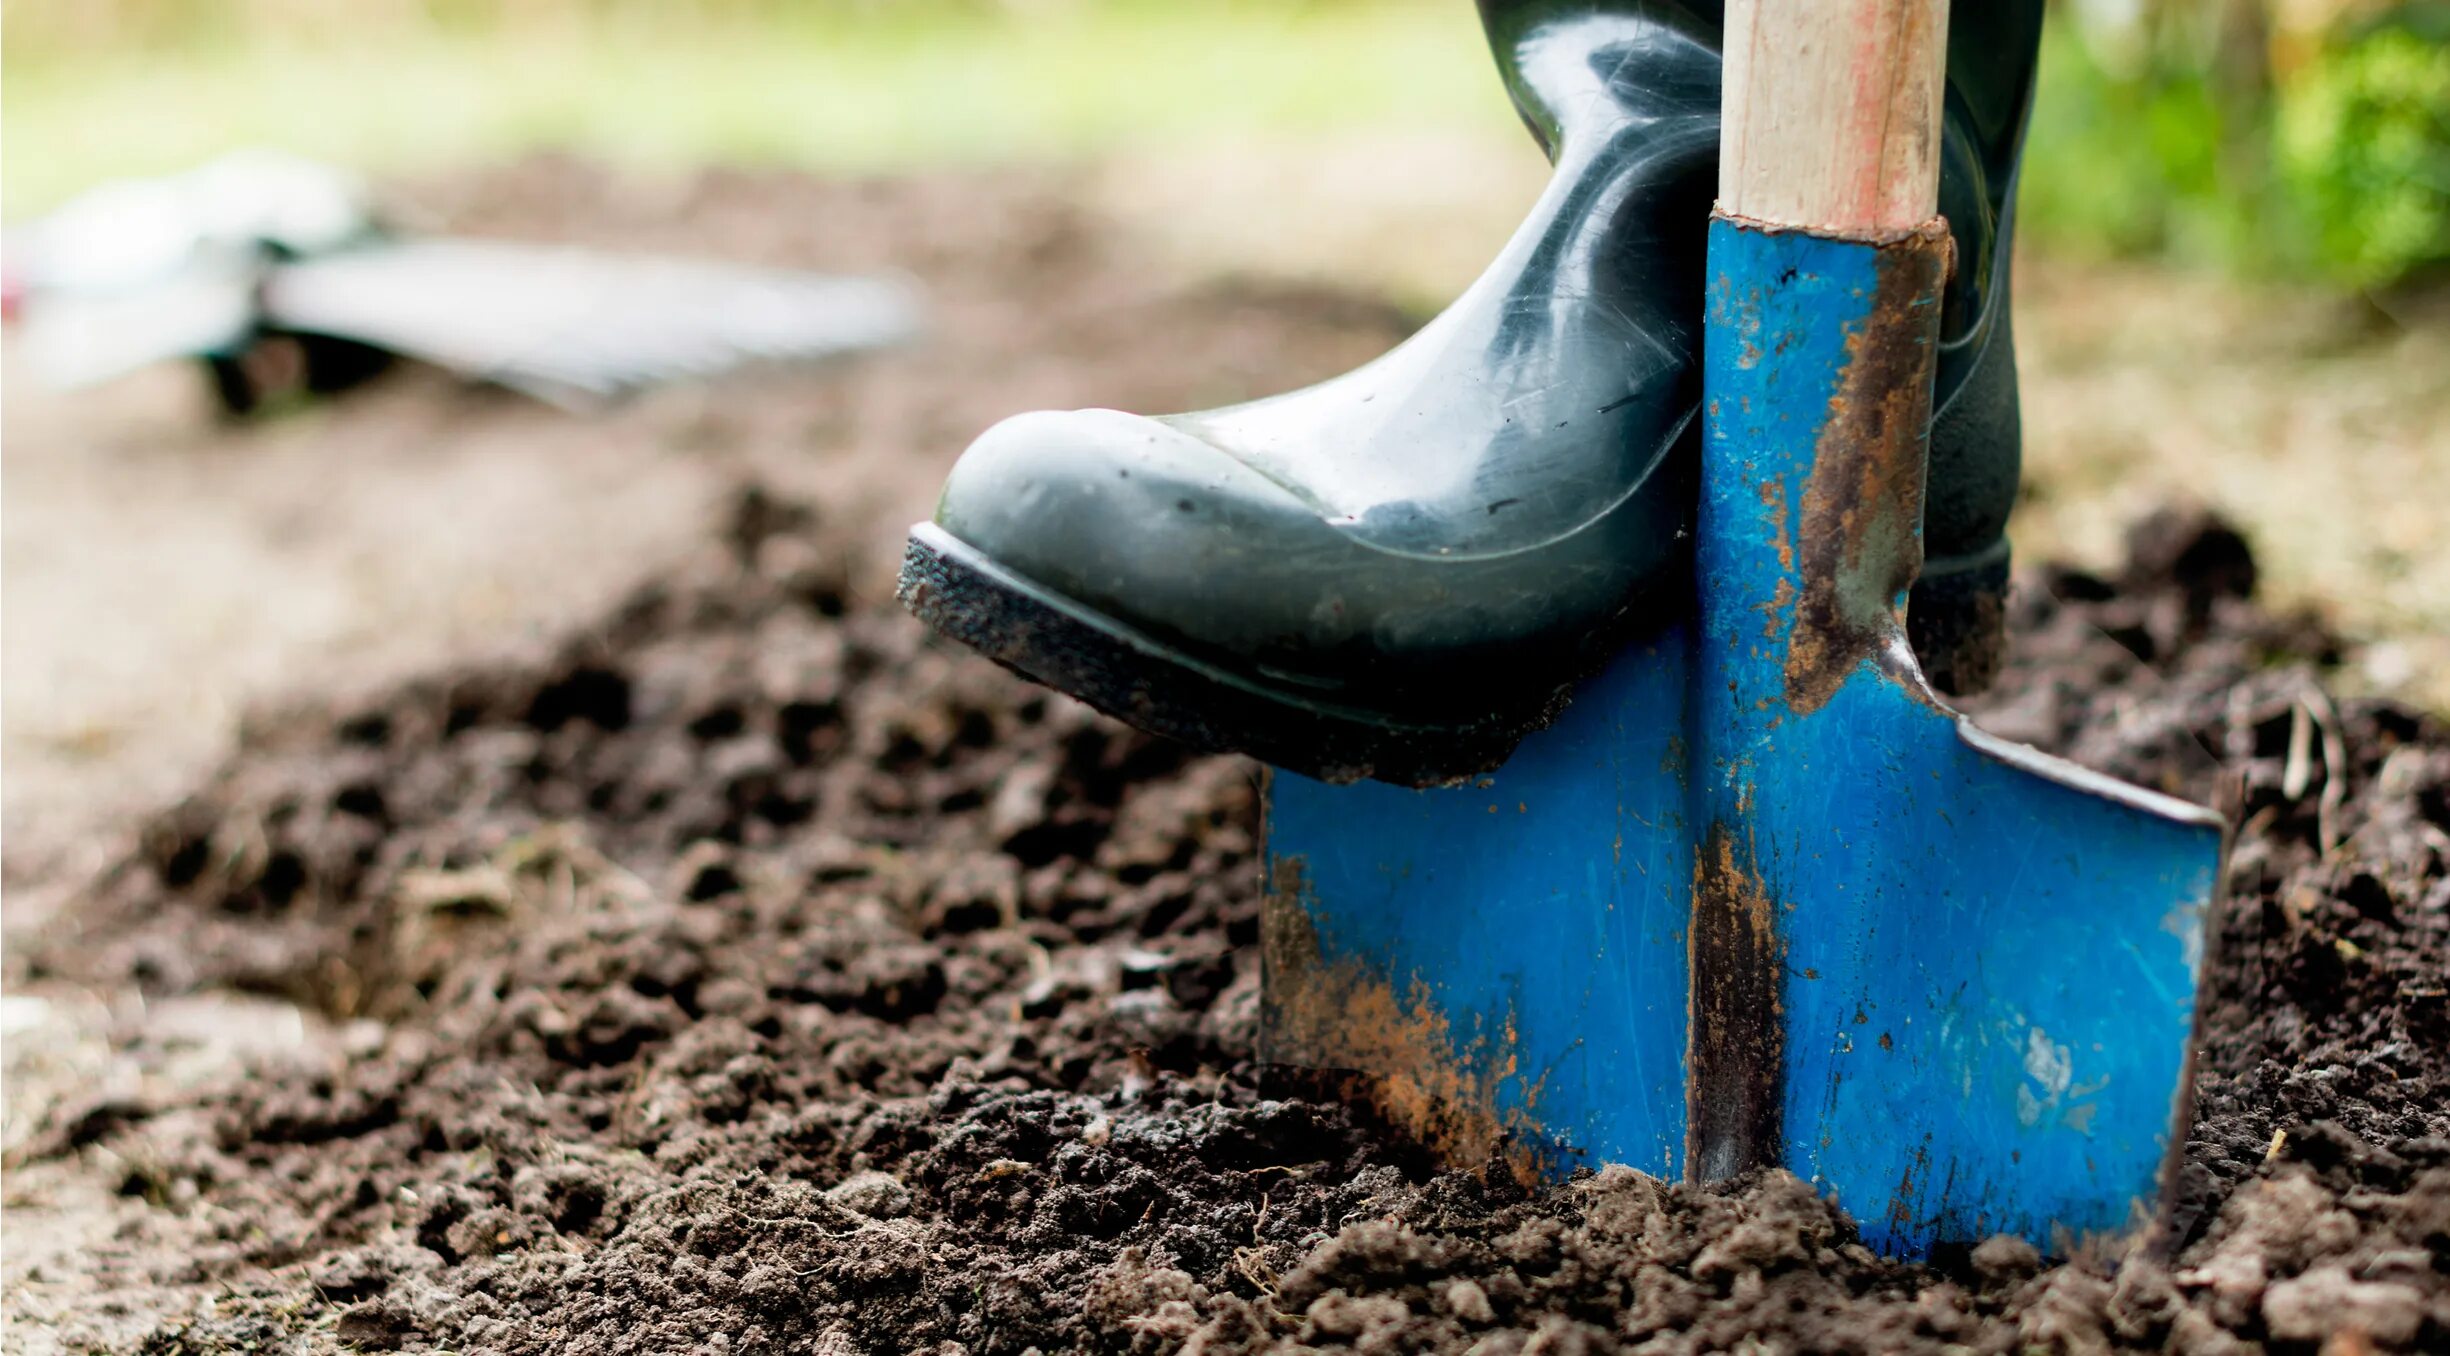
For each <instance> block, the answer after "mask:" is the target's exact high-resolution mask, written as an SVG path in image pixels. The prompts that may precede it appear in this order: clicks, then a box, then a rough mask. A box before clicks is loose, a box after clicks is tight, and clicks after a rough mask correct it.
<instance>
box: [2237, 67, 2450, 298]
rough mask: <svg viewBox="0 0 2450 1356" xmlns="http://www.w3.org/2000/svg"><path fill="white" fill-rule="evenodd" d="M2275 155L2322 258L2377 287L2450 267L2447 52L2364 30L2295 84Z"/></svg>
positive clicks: (2283, 110) (2287, 93) (2285, 103)
mask: <svg viewBox="0 0 2450 1356" xmlns="http://www.w3.org/2000/svg"><path fill="white" fill-rule="evenodd" d="M2278 133H2279V135H2278V150H2279V161H2280V168H2281V172H2282V174H2283V176H2284V179H2285V182H2286V183H2287V185H2288V188H2289V192H2290V194H2291V195H2292V197H2293V198H2294V199H2295V201H2296V203H2297V205H2298V207H2299V209H2300V210H2301V211H2302V212H2303V213H2304V214H2305V216H2306V217H2307V218H2308V220H2309V222H2310V224H2311V227H2312V235H2313V240H2314V245H2315V248H2316V250H2317V251H2318V252H2319V254H2320V256H2321V258H2322V260H2323V261H2324V262H2325V263H2326V264H2328V265H2329V266H2330V267H2331V268H2332V269H2333V270H2334V271H2335V272H2337V273H2338V274H2339V275H2340V276H2341V277H2343V278H2344V279H2346V280H2347V281H2350V282H2353V283H2357V284H2360V285H2366V286H2372V285H2377V284H2386V283H2390V282H2393V281H2395V280H2397V279H2399V278H2403V277H2405V276H2407V275H2409V274H2411V273H2414V272H2416V271H2417V270H2419V269H2423V268H2425V267H2427V266H2430V265H2439V264H2443V263H2450V44H2442V43H2437V42H2429V41H2427V40H2426V39H2425V38H2424V37H2423V36H2421V35H2419V34H2418V33H2417V32H2416V31H2414V30H2413V29H2412V28H2407V27H2398V26H2393V27H2388V28H2383V29H2380V30H2378V31H2375V32H2372V33H2368V34H2366V35H2365V36H2363V37H2361V38H2359V39H2356V40H2354V41H2352V42H2350V43H2347V44H2345V45H2343V46H2342V47H2341V48H2340V49H2339V50H2337V51H2336V52H2334V53H2330V54H2327V55H2326V57H2325V58H2324V59H2323V60H2321V61H2319V62H2318V63H2317V64H2316V65H2315V66H2314V68H2313V69H2312V70H2310V71H2308V72H2307V73H2306V74H2304V75H2303V76H2301V77H2299V78H2297V79H2295V80H2293V81H2291V82H2290V83H2289V85H2288V86H2287V87H2286V89H2285V90H2284V92H2283V94H2282V96H2281V101H2280V115H2279V128H2278Z"/></svg>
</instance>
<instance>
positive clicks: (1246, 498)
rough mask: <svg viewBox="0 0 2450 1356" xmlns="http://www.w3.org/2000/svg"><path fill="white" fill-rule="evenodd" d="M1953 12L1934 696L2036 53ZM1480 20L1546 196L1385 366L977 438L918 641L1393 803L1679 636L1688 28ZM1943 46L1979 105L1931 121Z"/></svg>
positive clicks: (1553, 10) (1690, 85)
mask: <svg viewBox="0 0 2450 1356" xmlns="http://www.w3.org/2000/svg"><path fill="white" fill-rule="evenodd" d="M1968 8H1971V9H1975V10H1979V11H1981V17H1980V18H1979V19H1978V20H1976V21H1974V23H1973V24H1972V32H1971V33H1960V35H1959V37H1960V39H1961V41H1960V42H1959V43H1952V66H1951V90H1950V96H1949V110H1948V112H1949V121H1948V131H1947V152H1946V158H1945V164H1944V176H1945V179H1946V180H1947V182H1945V183H1944V184H1943V188H1942V204H1943V210H1945V211H1947V212H1948V213H1949V214H1950V219H1951V221H1952V223H1957V222H1959V216H1958V214H1959V213H1960V212H1962V213H1963V214H1964V217H1963V221H1962V224H1958V226H1957V233H1958V239H1959V252H1960V260H1961V264H1960V278H1961V280H1960V283H1959V284H1958V285H1957V286H1955V287H1954V288H1952V290H1951V292H1950V294H1949V302H1948V304H1949V316H1948V317H1947V319H1946V321H1945V322H1944V325H1943V344H1944V348H1943V355H1942V359H1941V375H1940V382H1941V388H1940V391H1939V405H1938V409H1939V414H1938V416H1937V418H1936V420H1935V425H1934V427H1935V432H1938V433H1941V434H1945V435H1946V436H1947V437H1949V438H1951V439H1956V440H1959V445H1955V446H1951V447H1949V448H1947V449H1944V450H1943V449H1935V451H1934V453H1933V485H1932V492H1931V495H1930V499H1931V503H1932V505H1933V515H1934V528H1933V530H1932V531H1931V533H1930V534H1929V535H1930V540H1931V544H1932V552H1931V554H1932V556H1933V558H1934V564H1935V566H1937V567H1938V571H1937V574H1936V575H1935V578H1936V579H1945V580H1948V581H1951V582H1952V584H1954V585H1956V586H1958V587H1956V589H1955V591H1953V592H1948V591H1943V592H1942V593H1939V594H1934V595H1932V596H1934V597H1947V598H1956V597H1958V596H1960V595H1962V596H1963V597H1964V598H1966V599H1967V600H1969V601H1968V602H1967V604H1966V605H1965V606H1961V607H1957V608H1955V609H1953V610H1952V611H1951V612H1950V613H1949V616H1950V617H1951V618H1953V620H1946V621H1945V622H1942V621H1941V619H1940V618H1938V617H1937V616H1936V614H1937V613H1938V612H1940V611H1941V609H1940V608H1938V607H1936V606H1935V607H1934V608H1933V611H1934V613H1935V616H1934V618H1933V619H1932V624H1931V625H1929V626H1927V627H1926V630H1928V632H1929V634H1931V635H1932V636H1934V637H1935V638H1937V640H1938V642H1939V643H1940V645H1941V647H1942V649H1943V650H1944V651H1945V652H1946V653H1947V654H1949V655H1950V656H1952V658H1951V659H1950V660H1949V661H1948V663H1947V664H1946V665H1942V666H1940V667H1942V668H1943V671H1944V672H1946V673H1950V674H1955V675H1958V676H1959V677H1960V678H1961V677H1962V675H1964V674H1965V673H1968V672H1970V671H1971V670H1972V669H1973V668H1974V667H1977V666H1976V665H1972V664H1969V663H1967V662H1965V659H1964V658H1963V656H1968V655H1971V654H1973V653H1974V652H1975V651H1976V650H1978V649H1979V648H1980V646H1979V645H1978V644H1977V643H1976V641H1975V633H1976V632H1977V631H1978V630H1979V625H1978V623H1979V622H1980V619H1981V618H1982V617H1983V616H1984V615H1990V616H1992V617H1995V616H1996V613H1997V606H1996V591H1997V586H1996V585H1991V584H1989V583H1988V582H1987V581H1989V580H1991V579H1992V578H1993V577H1994V576H1996V578H1997V579H1998V580H1999V581H2000V583H2002V584H2003V583H2004V578H2005V573H2004V572H2005V568H2006V552H2005V545H2004V541H2003V540H2002V539H2001V538H2000V535H1999V529H2000V525H2001V524H2002V523H2003V522H2004V520H2005V514H2006V508H2007V500H2008V499H2009V498H2012V497H2013V492H2014V486H2015V476H2016V472H2015V458H2016V452H2015V387H2014V368H2013V363H2012V362H2011V361H2009V360H2008V356H2007V354H2006V353H2005V352H2004V341H2005V339H2006V328H2005V325H2004V311H2005V306H2004V303H2005V298H2006V289H2005V273H2004V270H2005V259H2006V249H2005V245H2004V240H2003V239H2001V229H2000V228H2001V225H2002V224H2003V223H2004V222H2005V220H2006V201H2007V193H2006V189H2005V187H2004V181H2005V178H2006V175H2005V171H2006V169H2007V167H2010V166H2012V165H2013V163H2014V156H2015V139H2016V136H2017V133H2018V129H2019V128H2020V127H2021V120H2022V110H2023V105H2024V101H2025V99H2026V87H2027V86H2028V85H2029V83H2030V81H2029V71H2030V66H2031V53H2032V47H2033V39H2034V37H2035V36H2036V35H2037V33H2038V6H2037V5H2030V4H2027V3H2023V2H2022V0H2019V3H2012V4H2000V5H1996V6H1994V5H1984V6H1969V7H1968ZM1482 9H1483V18H1484V20H1485V22H1486V24H1487V27H1488V30H1489V34H1490V38H1491V42H1492V45H1493V46H1494V47H1495V48H1496V51H1497V54H1498V59H1499V65H1500V67H1501V69H1503V71H1504V72H1505V75H1506V79H1507V82H1508V85H1509V87H1510V89H1511V90H1512V92H1513V95H1514V99H1515V103H1516V105H1517V107H1518V108H1520V109H1521V110H1522V113H1523V116H1524V118H1525V120H1526V122H1528V123H1529V124H1530V125H1531V127H1532V129H1533V131H1534V132H1535V134H1536V135H1538V136H1539V138H1540V140H1541V143H1542V145H1543V146H1544V147H1545V148H1546V149H1547V150H1548V152H1549V155H1550V158H1551V159H1552V161H1553V162H1554V163H1555V166H1556V172H1555V175H1554V177H1553V178H1552V180H1551V182H1550V185H1549V188H1548V191H1547V192H1546V193H1545V194H1543V195H1542V197H1541V198H1540V201H1539V202H1538V204H1536V205H1535V206H1534V208H1533V209H1532V212H1531V215H1530V217H1529V219H1528V220H1526V221H1525V222H1524V224H1523V226H1522V228H1521V229H1520V230H1518V231H1517V232H1516V234H1515V236H1514V238H1513V240H1512V241H1510V242H1509V243H1508V245H1507V246H1506V248H1505V250H1504V251H1503V252H1502V253H1501V254H1500V255H1499V257H1498V259H1497V261H1496V262H1495V263H1494V264H1492V265H1491V266H1490V268H1489V270H1488V271H1487V272H1486V273H1484V274H1483V275H1482V276H1481V278H1480V280H1479V281H1478V282H1477V283H1475V284H1474V285H1473V286H1472V287H1471V288H1470V289H1469V290H1468V291H1467V292H1465V294H1464V295H1463V296H1462V297H1461V298H1460V299H1458V300H1457V301H1456V302H1455V304H1454V305H1453V306H1451V307H1449V308H1448V309H1447V310H1446V311H1445V312H1444V313H1443V314H1441V315H1440V316H1439V317H1438V318H1437V319H1435V320H1433V321H1431V322H1430V323H1429V324H1428V325H1427V326H1425V327H1424V328H1423V329H1422V330H1421V331H1420V332H1419V333H1418V334H1416V335H1414V336H1413V337H1412V338H1411V339H1409V340H1407V341H1406V342H1405V343H1403V344H1402V345H1400V346H1398V347H1397V348H1396V349H1395V350H1393V351H1392V352H1390V353H1388V354H1387V355H1386V356H1385V357H1383V358H1380V359H1379V360H1377V361H1376V362H1373V363H1371V364H1369V365H1367V366H1365V367H1362V368H1359V369H1357V370H1355V371H1353V372H1350V373H1347V374H1345V375H1344V376H1341V377H1337V378H1334V379H1332V380H1330V381H1327V382H1324V383H1321V384H1320V385H1318V386H1314V387H1311V388H1309V389H1307V390H1303V391H1297V392H1294V393H1292V394H1289V395H1284V396H1278V397H1274V398H1272V399H1268V400H1261V401H1257V402H1254V403H1252V404H1248V405H1240V406H1234V407H1232V408H1228V409H1222V410H1212V411H1206V412H1202V413H1198V414H1186V415H1172V416H1166V417H1162V418H1154V419H1152V418H1144V417H1141V416H1137V415H1129V414H1122V413H1118V412H1115V411H1111V410H1088V411H1074V412H1070V413H1040V414H1028V415H1022V416H1019V417H1017V418H1014V419H1009V420H1006V421H1005V422H1004V423H1002V424H999V425H997V426H996V427H995V428H993V429H991V430H989V431H988V432H987V433H986V434H985V435H984V436H983V437H981V438H980V439H979V440H978V442H977V443H976V444H974V445H973V446H972V447H971V448H970V450H969V451H968V453H966V454H965V455H964V456H963V458H962V460H961V462H960V464H959V465H957V466H956V467H955V468H954V471H953V474H952V476H951V478H950V480H949V481H948V482H947V484H946V486H945V490H944V496H943V499H942V501H941V502H940V504H939V506H938V510H937V514H936V518H935V521H933V522H932V523H923V524H920V525H919V526H918V527H917V528H916V529H914V530H913V532H912V534H911V542H910V550H909V556H908V558H907V560H906V562H905V564H904V568H903V576H902V595H903V598H904V599H905V601H906V602H908V604H909V605H910V607H911V608H912V610H913V611H915V612H917V613H918V614H919V615H920V616H921V617H923V618H925V619H926V620H927V621H928V622H930V623H931V624H932V625H934V626H936V627H937V628H938V629H940V630H942V631H944V632H946V633H947V634H949V635H951V636H954V637H955V638H957V639H960V640H962V641H964V642H966V643H968V644H970V645H973V646H975V647H977V648H978V649H980V650H982V651H984V652H985V653H987V654H988V655H990V656H992V657H994V658H995V659H997V660H998V661H1000V662H1002V663H1004V664H1006V665H1007V666H1009V667H1011V668H1013V669H1015V670H1017V671H1019V672H1021V673H1023V674H1025V675H1027V676H1029V677H1032V678H1035V679H1037V680H1039V681H1041V682H1044V683H1047V684H1048V685H1050V686H1053V687H1056V688H1058V689H1061V690H1063V691H1066V692H1069V693H1072V694H1073V695H1075V696H1078V697H1080V698H1082V699H1083V700H1086V701H1088V702H1089V703H1091V704H1092V705H1094V706H1097V707H1099V708H1100V709H1102V710H1105V711H1107V712H1110V713H1112V714H1114V715H1116V716H1119V717H1121V718H1123V719H1125V720H1128V721H1131V722H1133V723H1134V724H1137V725H1140V726H1141V727H1143V728H1145V729H1149V730H1152V731H1155V732H1158V733H1161V734H1166V735H1171V736H1173V737H1176V738H1179V739H1182V740H1185V741H1187V742H1189V743H1192V744H1195V745H1198V746H1200V747H1203V748H1209V749H1218V750H1236V751H1241V752H1246V753H1250V754H1254V755H1256V756H1258V757H1260V758H1262V759H1264V760H1266V761H1268V762H1271V763H1275V764H1278V765H1279V766H1283V767H1287V768H1291V769H1293V770H1296V771H1300V772H1305V773H1309V774H1311V775H1314V776H1320V777H1325V778H1328V779H1331V780H1348V779H1351V778H1355V777H1364V776H1367V777H1377V778H1380V779H1382V780H1387V781H1394V782H1401V783H1407V784H1414V785H1427V784H1433V783H1438V782H1445V781H1453V780H1457V779H1460V778H1463V777H1468V776H1470V775H1473V774H1474V773H1478V772H1482V771H1486V770H1488V769H1490V768H1493V767H1495V766H1496V765H1497V764H1498V763H1500V762H1502V761H1503V760H1504V758H1505V756H1506V754H1507V753H1509V752H1510V751H1511V750H1512V749H1513V747H1514V745H1515V743H1516V742H1517V741H1519V740H1520V739H1521V738H1522V736H1523V735H1524V734H1525V733H1528V732H1529V731H1531V730H1533V729H1536V728H1539V727H1540V726H1541V725H1544V724H1545V723H1547V721H1549V720H1550V719H1552V718H1553V717H1554V715H1555V713H1556V712H1557V711H1558V710H1559V709H1561V707H1562V706H1563V704H1564V702H1565V701H1566V700H1567V698H1568V697H1569V696H1570V694H1571V691H1572V688H1573V685H1574V684H1575V683H1576V682H1577V681H1579V680H1580V679H1581V678H1583V677H1585V676H1587V675H1588V674H1590V673H1591V672H1593V671H1594V670H1595V669H1596V668H1597V667H1598V666H1599V665H1601V664H1603V663H1605V662H1606V660H1607V659H1608V658H1609V657H1610V656H1612V655H1613V654H1615V653H1616V652H1617V651H1618V650H1619V649H1621V648H1622V647H1623V645H1624V644H1626V643H1627V642H1628V641H1629V640H1630V639H1632V638H1633V637H1635V636H1638V635H1640V634H1643V633H1645V632H1648V631H1651V630H1655V629H1656V628H1657V627H1659V626H1661V625H1662V624H1664V623H1666V622H1668V621H1670V620H1672V619H1674V618H1675V617H1677V616H1680V615H1682V613H1683V612H1684V611H1685V610H1686V609H1687V608H1688V606H1689V602H1690V594H1691V590H1690V588H1689V587H1688V585H1687V580H1686V575H1685V570H1686V569H1687V568H1688V562H1689V558H1690V551H1689V546H1688V542H1689V531H1688V525H1689V523H1690V521H1691V517H1692V513H1693V507H1694V505H1693V483H1692V473H1693V469H1694V467H1695V465H1696V463H1697V456H1698V431H1697V427H1696V425H1697V420H1696V419H1695V414H1696V411H1697V406H1698V401H1699V396H1700V392H1699V386H1698V355H1699V349H1700V344H1701V292H1702V279H1703V267H1704V265H1703V246H1704V237H1705V231H1706V228H1707V224H1708V219H1709V209H1710V197H1711V192H1712V189H1713V187H1714V184H1715V180H1716V167H1717V155H1718V145H1717V137H1718V113H1719V107H1718V105H1719V90H1718V77H1719V58H1718V50H1717V43H1718V34H1719V14H1718V7H1717V6H1716V5H1708V4H1634V3H1625V2H1624V0H1613V2H1612V3H1606V4H1604V5H1597V6H1595V5H1593V4H1590V3H1583V4H1560V3H1555V2H1554V0H1542V3H1499V2H1498V0H1488V3H1484V5H1483V7H1482ZM2028 9H2031V10H2032V11H2033V13H2032V14H2031V15H2026V13H2025V11H2027V10H2028ZM2028 17H2029V18H2032V19H2033V20H2034V22H2032V23H2026V24H2023V25H2022V27H2021V28H2019V27H2018V23H2020V22H2021V20H2022V19H2024V18H2028ZM2010 19H2014V20H2016V21H2017V22H2008V20H2010ZM1961 27H1963V26H1962V25H1961ZM2009 30H2015V31H2014V32H2010V31H2009ZM2011 39H2013V40H2014V42H2021V43H2022V46H2021V48H2017V47H2014V42H2012V41H2011ZM1968 44H1970V45H1972V46H1974V47H1976V48H1978V49H1979V51H1980V53H1981V54H1982V59H1980V60H1976V61H1973V62H1972V63H1971V65H1969V66H1968V68H1967V69H1968V70H1969V71H1971V72H1972V73H1973V75H1974V77H1975V78H1978V79H1979V80H1981V81H1983V82H1985V83H1984V87H1983V88H1980V89H1972V90H1966V91H1960V90H1958V89H1957V88H1956V87H1955V85H1956V78H1957V75H1958V70H1957V63H1956V55H1955V54H1956V51H1957V49H1958V47H1959V46H1962V45H1968ZM2008 49H2012V50H2008ZM2001 50H2006V58H2009V59H1994V57H1995V55H1996V53H1997V52H1998V51H2001ZM2019 52H2021V53H2022V55H2021V58H2019V57H2018V53H2019ZM1999 82H2005V83H2007V84H2012V85H2013V86H2014V88H2013V89H2012V90H2003V89H1999V88H1993V87H1991V86H1992V85H1993V84H1996V83H1999ZM1995 186H1996V187H1995ZM1994 313H1997V315H1996V317H1995V315H1994ZM2003 373H2004V374H2005V375H2004V386H2003V385H2002V384H2001V383H2002V377H2001V374H2003ZM2003 458H2004V462H2005V470H2004V473H2003V472H2002V471H2001V469H2000V465H2001V462H2002V459H2003ZM1944 475H1945V476H1955V477H1958V480H1957V481H1955V482H1950V483H1943V476H1944ZM1977 481H1979V482H1980V483H1979V484H1976V483H1975V482H1977ZM2002 487H2004V492H2002ZM1994 501H1996V502H1994ZM1951 513H1962V514H1967V515H1969V516H1968V521H1967V523H1965V524H1958V523H1956V522H1954V521H1949V522H1945V523H1943V522H1941V521H1940V520H1941V519H1942V518H1943V517H1945V515H1947V514H1951ZM1942 528H1946V529H1948V530H1945V531H1943V530H1941V529H1942ZM1960 547H1963V548H1965V549H1960ZM1986 589H1987V590H1988V591H1987V592H1985V590H1986ZM1923 596H1924V595H1922V594H1921V593H1918V594H1917V608H1918V610H1919V608H1920V607H1921V605H1922V600H1923ZM1986 609H1987V611H1986ZM1995 632H1996V627H1995V625H1994V627H1993V634H1995Z"/></svg>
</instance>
